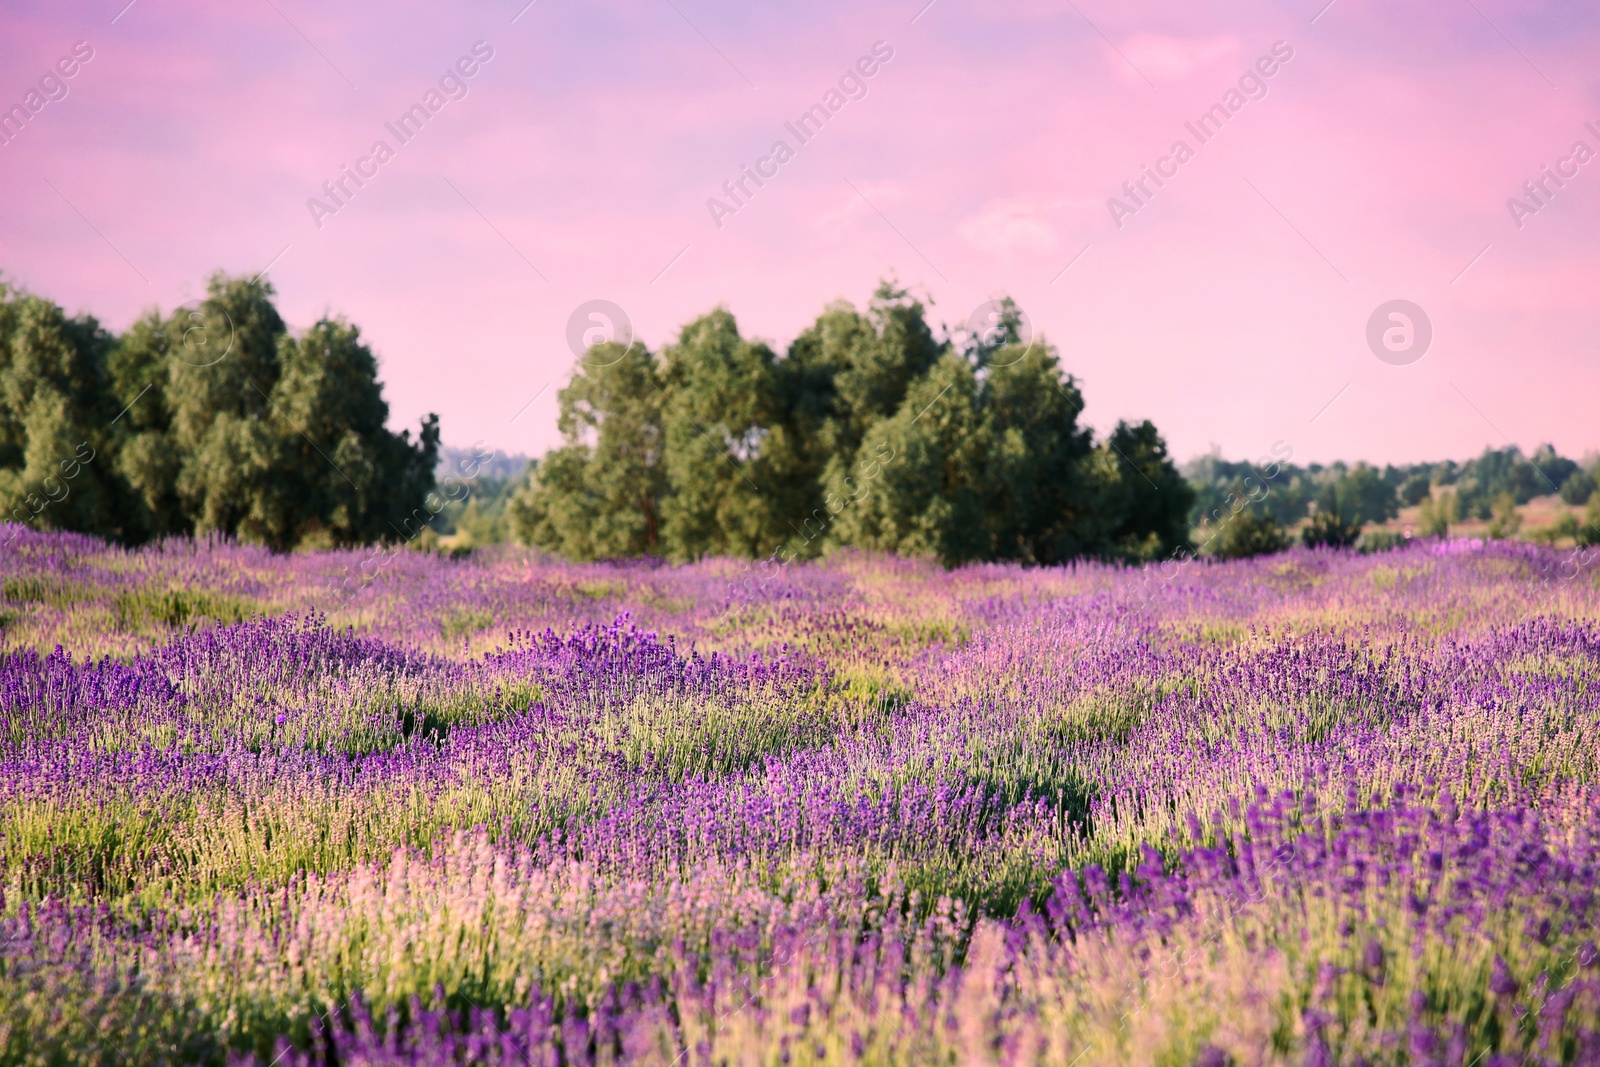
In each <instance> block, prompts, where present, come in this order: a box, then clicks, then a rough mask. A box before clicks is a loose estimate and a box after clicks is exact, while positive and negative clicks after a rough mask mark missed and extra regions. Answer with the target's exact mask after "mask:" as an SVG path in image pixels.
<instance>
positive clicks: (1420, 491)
mask: <svg viewBox="0 0 1600 1067" xmlns="http://www.w3.org/2000/svg"><path fill="white" fill-rule="evenodd" d="M1432 488H1433V486H1432V483H1431V482H1430V481H1429V479H1428V476H1427V475H1426V474H1413V475H1411V476H1410V477H1408V478H1406V480H1405V481H1404V482H1402V483H1401V485H1400V491H1399V496H1400V503H1401V504H1402V505H1404V506H1405V507H1408V508H1413V507H1416V506H1417V505H1418V504H1420V503H1422V502H1423V501H1424V500H1426V499H1427V498H1428V494H1429V493H1430V492H1431V491H1432Z"/></svg>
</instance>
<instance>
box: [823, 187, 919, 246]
mask: <svg viewBox="0 0 1600 1067" xmlns="http://www.w3.org/2000/svg"><path fill="white" fill-rule="evenodd" d="M856 189H860V190H861V194H860V195H859V196H858V195H857V194H856V190H855V189H852V188H850V187H849V186H845V187H844V190H843V192H842V194H840V196H839V198H838V201H837V202H838V203H839V206H838V207H836V208H834V209H833V210H832V211H827V212H824V213H823V214H821V215H818V216H817V220H816V227H817V229H819V230H821V231H822V232H823V233H824V234H826V235H827V236H828V239H829V240H832V241H838V240H841V239H842V238H843V237H844V231H845V229H846V227H848V226H849V225H850V224H851V223H852V222H854V221H855V220H856V219H859V218H863V217H865V216H869V215H876V214H877V212H875V211H873V210H872V209H873V207H877V208H879V209H881V208H882V207H883V205H884V204H886V203H890V202H892V201H895V200H899V199H900V198H901V197H903V196H904V195H905V188H904V187H903V186H900V185H897V184H895V183H894V182H857V183H856ZM863 197H865V198H866V199H862V198H863ZM868 200H870V201H872V203H870V204H869V203H867V201H868Z"/></svg>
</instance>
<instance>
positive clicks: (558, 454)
mask: <svg viewBox="0 0 1600 1067" xmlns="http://www.w3.org/2000/svg"><path fill="white" fill-rule="evenodd" d="M558 402H559V404H560V409H561V414H560V417H559V419H558V421H557V424H556V425H557V427H558V428H559V429H560V431H561V435H562V438H563V441H564V444H563V445H562V446H561V447H560V448H558V449H555V450H554V451H552V452H550V453H549V454H548V455H546V456H545V458H544V459H543V460H541V461H540V463H539V467H538V470H537V471H535V472H534V477H533V480H532V481H531V482H530V483H529V485H528V487H527V488H526V490H525V491H523V492H522V493H519V494H518V496H517V497H516V499H514V500H513V501H512V504H511V513H512V522H513V527H514V528H515V529H516V530H517V532H518V535H519V536H520V537H521V538H523V539H524V540H527V541H528V542H529V543H531V544H534V545H537V546H539V547H540V548H545V549H548V550H550V551H552V552H556V553H559V554H561V555H563V556H567V557H569V558H571V559H617V558H621V557H624V556H648V555H659V554H660V553H661V551H662V548H663V546H662V529H661V501H662V497H663V496H664V495H665V494H666V491H667V476H666V467H665V457H664V436H665V435H664V433H663V429H662V414H661V408H662V389H661V377H660V374H659V373H658V372H657V369H656V361H655V358H654V357H653V356H652V355H651V354H650V351H649V350H648V349H647V348H645V347H644V346H643V345H641V344H630V345H628V346H626V347H624V346H622V345H619V344H617V343H616V342H610V341H608V342H605V343H603V344H597V345H595V346H594V347H592V348H590V349H589V351H588V353H587V354H586V356H585V361H584V363H583V364H582V365H581V366H580V367H579V368H578V370H577V371H576V372H575V373H574V374H573V377H572V381H571V382H570V383H569V384H568V385H567V386H566V388H564V389H562V390H561V392H560V393H559V394H558Z"/></svg>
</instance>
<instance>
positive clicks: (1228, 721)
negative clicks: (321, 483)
mask: <svg viewBox="0 0 1600 1067" xmlns="http://www.w3.org/2000/svg"><path fill="white" fill-rule="evenodd" d="M1592 557H1593V552H1592V551H1591V552H1590V553H1589V554H1588V555H1583V554H1579V553H1578V552H1577V551H1575V550H1562V551H1558V550H1555V549H1552V548H1549V547H1544V546H1539V545H1534V544H1528V543H1519V542H1509V541H1507V542H1498V543H1484V542H1479V541H1445V542H1439V541H1426V542H1423V541H1418V542H1414V543H1411V544H1409V545H1407V546H1406V547H1403V548H1400V549H1397V550H1395V551H1392V552H1384V553H1375V554H1372V555H1358V554H1355V553H1351V552H1339V551H1329V550H1308V549H1304V548H1297V549H1294V550H1292V551H1290V552H1288V553H1285V554H1282V555H1276V556H1267V557H1260V558H1257V559H1252V560H1244V561H1237V562H1195V563H1192V564H1189V565H1187V566H1177V565H1172V564H1169V565H1166V566H1165V567H1150V568H1127V567H1113V566H1106V565H1100V564H1077V565H1072V566H1066V567H1057V568H1044V569H1024V568H1022V567H1018V566H1012V565H973V566H967V567H963V568H959V569H956V570H953V571H946V570H943V569H940V568H938V567H937V566H934V565H931V564H926V563H920V562H912V561H905V560H896V559H893V558H888V557H878V556H869V555H856V554H851V553H841V554H838V555H835V556H832V557H829V558H827V559H825V560H824V561H822V562H818V563H807V564H798V563H797V564H794V565H791V566H788V567H781V568H776V567H774V568H762V567H759V566H751V565H748V564H745V563H743V562H730V561H710V562H704V563H699V564H692V565H685V566H677V567H669V566H664V565H658V564H654V563H649V562H634V563H626V564H572V563H563V562H558V561H554V560H551V559H549V558H547V557H541V556H538V555H535V554H530V553H529V552H527V551H525V550H521V549H514V548H510V547H497V548H492V549H488V550H484V551H480V552H478V553H475V554H473V555H471V556H468V557H466V558H463V559H451V558H449V557H447V556H442V555H435V554H427V553H421V552H410V551H401V552H398V553H396V554H394V555H392V556H386V557H383V558H381V559H377V560H375V559H374V558H373V557H371V556H370V555H369V554H367V553H356V552H332V551H327V552H316V553H303V554H294V555H274V554H271V553H269V552H267V551H266V550H264V549H259V548H253V547H246V546H239V545H235V544H221V543H206V542H200V543H195V542H189V541H173V542H166V543H164V544H162V545H158V546H154V547H146V548H142V549H137V550H126V549H120V548H113V547H107V546H106V545H104V544H103V543H102V542H100V541H97V540H94V539H92V538H88V537H83V536H79V535H72V534H42V533H35V532H32V531H21V532H19V533H17V534H16V536H15V537H12V538H10V540H9V541H8V543H6V544H5V545H4V547H0V633H3V638H0V644H3V647H4V648H5V650H6V651H5V653H4V656H3V658H0V1064H4V1065H10V1064H104V1065H119V1067H128V1065H132V1064H146V1063H174V1064H177V1063H203V1064H219V1065H222V1064H228V1065H235V1064H236V1065H241V1067H242V1065H244V1064H254V1065H256V1067H269V1065H291V1064H292V1065H310V1064H330V1063H339V1064H419V1065H432V1064H465V1063H490V1064H501V1065H513V1064H515V1065H524V1064H526V1065H546V1064H549V1065H554V1064H586V1065H591V1064H623V1063H627V1064H658V1065H663V1067H665V1065H677V1064H683V1065H686V1067H687V1065H691V1064H692V1065H699V1064H722V1063H729V1064H735V1063H737V1064H745V1063H760V1064H852V1063H854V1064H931V1063H937V1064H986V1063H992V1064H1032V1063H1043V1064H1058V1065H1061V1067H1069V1065H1074V1064H1083V1065H1090V1064H1129V1065H1132V1064H1162V1065H1173V1067H1178V1065H1189V1064H1203V1065H1206V1067H1221V1065H1224V1064H1236V1065H1241V1067H1242V1065H1247V1064H1296V1065H1300V1064H1347V1063H1348V1064H1355V1063H1365V1064H1369V1065H1379V1064H1396V1065H1398V1064H1437V1065H1451V1067H1468V1065H1474V1067H1476V1065H1500V1067H1506V1065H1511V1064H1525V1063H1531V1064H1596V1063H1600V953H1597V948H1596V941H1597V939H1600V934H1597V932H1596V925H1597V922H1600V896H1597V895H1596V881H1597V876H1600V805H1597V801H1600V567H1596V566H1595V564H1596V563H1597V562H1600V560H1597V559H1595V558H1592Z"/></svg>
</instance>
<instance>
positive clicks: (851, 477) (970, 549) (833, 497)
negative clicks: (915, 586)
mask: <svg viewBox="0 0 1600 1067" xmlns="http://www.w3.org/2000/svg"><path fill="white" fill-rule="evenodd" d="M990 440H991V432H990V427H989V425H988V423H987V420H986V419H985V417H984V413H983V412H982V411H981V409H980V407H979V404H978V383H977V379H976V377H975V376H974V374H973V370H972V367H971V366H970V365H969V364H968V363H967V361H966V360H964V359H963V358H961V356H959V355H957V354H956V353H954V352H949V353H946V355H945V356H944V357H943V358H941V359H940V360H939V362H938V363H936V364H935V365H934V366H933V368H932V369H931V370H930V371H929V373H928V374H926V375H925V376H923V377H922V378H919V379H917V380H916V381H915V382H914V383H913V384H912V385H911V387H910V388H909V389H908V390H907V392H906V396H905V400H904V402H903V403H902V404H901V405H900V408H899V410H898V411H896V412H895V414H894V415H893V416H892V417H891V418H888V419H885V420H883V421H882V422H879V423H877V424H876V425H874V426H873V427H872V428H871V429H870V430H868V431H867V435H866V437H865V439H864V440H863V441H862V445H861V448H860V449H859V450H858V451H857V454H856V464H855V465H854V466H853V467H852V468H850V469H848V470H844V469H841V468H840V467H839V466H838V465H836V464H834V465H830V468H829V479H828V485H827V495H826V507H827V509H828V513H829V515H830V516H836V531H837V536H838V538H839V540H840V541H841V542H842V543H844V544H849V545H853V546H856V547H859V548H868V549H875V550H878V551H884V552H894V553H896V554H899V555H903V556H914V557H926V558H932V559H937V560H939V561H940V562H941V563H943V564H944V565H945V566H954V565H956V564H958V563H965V562H968V561H970V560H976V559H989V558H992V555H991V544H990V539H989V537H988V536H987V530H986V527H987V525H988V524H987V523H986V521H985V519H986V517H987V516H986V511H985V507H984V504H985V498H986V497H987V496H988V491H987V489H988V487H987V486H986V485H985V478H984V468H985V465H986V457H987V456H988V455H989V452H990Z"/></svg>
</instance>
